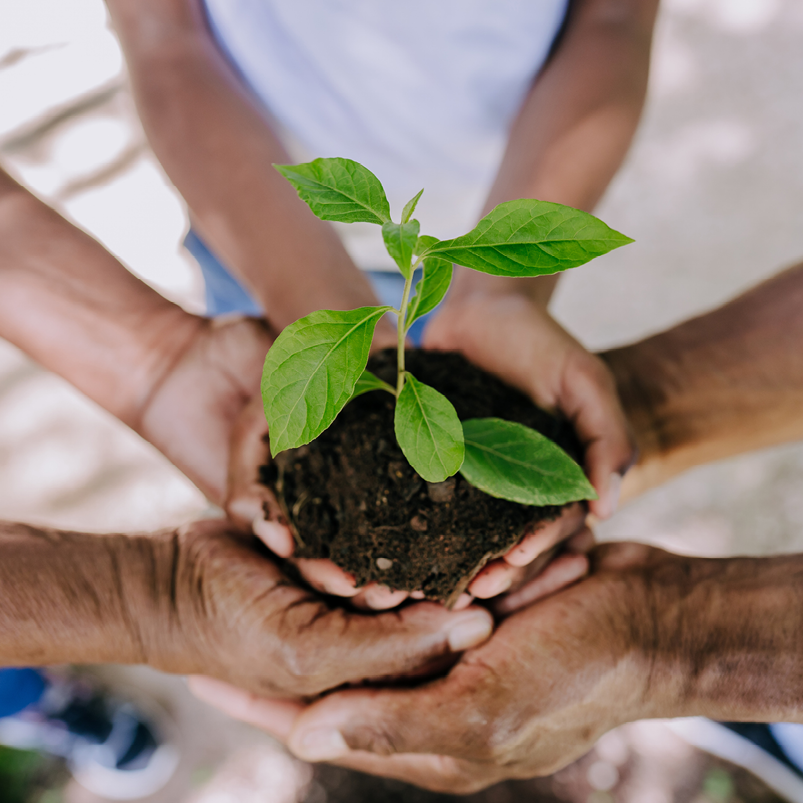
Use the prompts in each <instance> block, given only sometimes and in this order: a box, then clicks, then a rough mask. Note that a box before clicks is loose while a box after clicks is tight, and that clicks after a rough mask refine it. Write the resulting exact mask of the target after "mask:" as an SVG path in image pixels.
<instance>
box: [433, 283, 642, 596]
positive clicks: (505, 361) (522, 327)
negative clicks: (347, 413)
mask: <svg viewBox="0 0 803 803" xmlns="http://www.w3.org/2000/svg"><path fill="white" fill-rule="evenodd" d="M424 346H425V347H426V348H432V349H439V350H445V351H459V352H461V353H462V354H463V355H464V356H465V357H466V358H467V359H469V360H470V361H471V362H473V363H474V364H476V365H478V366H479V367H480V368H484V369H485V370H486V371H489V372H491V373H494V374H496V375H497V376H499V377H501V378H502V379H504V380H505V381H506V382H508V383H510V384H511V385H513V386H515V387H518V388H519V389H520V390H522V391H524V392H525V393H527V394H528V395H529V396H530V397H531V398H532V399H533V401H534V402H535V403H536V404H538V405H539V406H541V407H543V408H545V409H547V410H555V411H558V412H560V413H562V414H563V415H565V416H566V417H567V418H568V419H569V420H570V421H571V422H572V424H573V425H574V427H575V431H576V432H577V435H578V437H579V438H580V440H581V442H582V443H583V446H584V447H585V468H586V473H587V474H588V477H589V479H590V481H591V483H592V485H593V486H594V488H595V489H596V491H597V493H598V494H599V499H597V500H594V501H591V502H590V503H589V505H588V507H589V508H590V510H591V512H592V513H594V514H595V515H596V516H597V517H598V518H607V517H608V516H610V515H612V514H613V512H614V511H615V509H616V505H617V500H618V493H619V487H620V485H621V481H622V475H623V474H624V472H625V471H626V470H627V469H628V467H629V466H630V464H631V463H632V462H633V461H634V459H635V449H634V445H633V442H632V440H631V437H630V433H629V429H628V423H627V421H626V419H625V416H624V413H623V411H622V407H621V405H620V403H619V399H618V397H617V393H616V386H615V384H614V381H613V377H612V375H611V372H610V371H609V370H608V368H607V367H606V365H605V363H604V362H603V361H602V360H600V359H599V358H598V357H596V356H594V355H592V354H590V353H589V352H588V351H587V350H586V349H585V348H583V346H582V345H580V343H578V342H577V341H576V340H575V339H574V338H573V337H571V335H569V334H568V333H567V332H566V331H565V330H564V329H562V328H561V327H560V326H559V325H558V324H557V323H556V322H555V321H554V320H552V318H551V317H550V316H549V315H548V314H547V312H546V311H545V310H544V309H543V307H542V306H541V305H539V304H538V303H537V302H535V301H533V300H531V299H530V298H528V297H527V296H526V295H524V294H522V293H518V292H499V291H496V292H474V293H470V294H467V293H464V294H462V295H458V296H457V300H454V301H450V300H448V299H447V301H446V302H445V303H444V305H443V307H442V309H441V311H440V312H439V313H438V314H437V315H436V317H435V318H434V320H433V321H432V322H431V323H430V324H429V326H428V327H427V329H426V330H425V333H424ZM585 514H586V507H585V505H584V504H581V503H575V504H574V505H570V506H568V507H567V508H566V510H565V511H564V512H563V514H562V515H561V516H560V517H559V518H558V519H557V520H555V521H553V522H548V523H546V524H542V525H540V526H538V528H536V529H535V530H533V531H532V532H530V533H528V534H527V535H525V537H524V538H523V539H522V541H521V542H520V543H519V544H518V545H517V546H515V547H513V549H511V550H510V552H508V554H507V555H505V556H504V558H502V559H499V560H496V561H494V562H493V563H491V564H489V565H488V566H487V567H486V568H485V569H484V570H483V571H482V572H481V573H480V574H479V575H478V576H477V577H476V578H475V579H474V581H473V582H472V584H471V585H470V586H469V591H470V592H471V593H472V594H473V595H474V596H477V597H481V598H489V597H494V596H497V595H498V594H501V593H504V592H505V591H509V590H511V589H515V588H516V587H517V586H518V585H520V584H521V583H522V582H525V581H526V579H527V573H526V572H525V571H523V567H527V566H530V565H531V564H532V562H533V561H534V560H535V559H536V558H538V557H539V556H541V555H544V554H546V553H548V552H549V551H550V550H551V549H553V548H554V547H555V546H556V545H557V544H559V543H561V542H563V541H565V540H566V539H568V538H569V537H571V536H572V535H573V534H574V533H576V532H578V530H580V529H581V528H582V527H583V525H584V522H585ZM575 567H576V571H578V572H580V571H581V569H582V564H581V562H580V561H579V560H578V561H575ZM578 576H579V575H578ZM574 579H576V577H575V578H574Z"/></svg>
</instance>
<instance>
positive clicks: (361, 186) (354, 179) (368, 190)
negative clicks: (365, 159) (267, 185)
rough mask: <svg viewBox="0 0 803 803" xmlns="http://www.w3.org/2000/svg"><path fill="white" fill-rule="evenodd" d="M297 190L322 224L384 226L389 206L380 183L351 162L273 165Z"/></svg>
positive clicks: (387, 217) (345, 160)
mask: <svg viewBox="0 0 803 803" xmlns="http://www.w3.org/2000/svg"><path fill="white" fill-rule="evenodd" d="M274 167H275V168H276V169H277V170H278V171H279V172H280V173H281V174H282V175H283V176H284V177H285V178H286V179H287V180H288V181H289V182H290V183H291V184H292V185H293V186H294V187H295V188H296V190H298V194H299V196H300V197H301V199H302V200H303V201H306V202H307V203H308V204H309V207H310V209H312V211H313V212H314V213H315V214H316V215H317V216H318V217H319V218H321V220H335V221H337V222H339V223H385V222H386V221H388V220H390V204H388V199H387V197H386V196H385V190H384V189H383V188H382V184H381V183H380V181H379V179H378V178H377V177H376V176H375V175H374V174H373V173H372V172H371V171H370V170H369V169H368V168H367V167H363V166H362V165H361V164H360V163H359V162H354V161H352V160H351V159H315V160H314V161H312V162H305V163H304V164H298V165H274Z"/></svg>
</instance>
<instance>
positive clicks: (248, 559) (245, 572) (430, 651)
mask: <svg viewBox="0 0 803 803" xmlns="http://www.w3.org/2000/svg"><path fill="white" fill-rule="evenodd" d="M154 564H155V565H156V567H157V568H156V570H155V571H154V573H153V574H154V576H156V577H159V576H162V577H167V578H169V579H170V584H171V587H170V590H169V593H167V590H165V592H164V593H160V594H159V597H160V599H159V600H156V601H155V604H156V606H157V611H159V615H157V616H147V615H143V616H142V617H141V618H140V617H137V618H138V620H139V621H140V622H145V623H146V624H142V630H144V632H145V635H144V636H143V641H144V642H145V643H146V645H147V660H148V662H149V663H151V664H152V665H154V666H156V667H157V668H160V669H163V670H166V671H171V672H178V673H182V674H198V673H203V674H204V675H209V676H211V677H214V678H217V679H219V680H225V681H227V682H230V683H233V684H236V685H237V686H239V687H242V688H244V689H248V690H250V691H252V692H254V693H257V694H263V695H271V696H278V697H295V698H298V697H308V696H313V695H317V694H320V693H322V692H324V691H326V690H327V689H331V688H334V687H337V686H340V685H342V684H344V683H350V682H359V681H362V680H364V679H365V678H379V677H386V676H389V675H397V674H405V673H408V672H411V671H414V670H416V669H419V668H421V667H422V666H424V665H426V664H428V663H430V662H432V661H434V660H437V659H440V658H443V657H445V656H449V655H451V654H452V653H454V652H460V651H462V650H465V649H468V648H469V647H471V646H473V645H476V644H478V643H481V642H482V641H484V640H485V639H486V638H487V637H488V636H489V635H490V633H491V629H492V627H493V621H492V618H491V616H490V614H489V613H488V612H487V611H485V610H482V609H479V608H473V609H471V610H467V611H462V612H461V613H449V612H448V611H446V610H445V609H444V608H443V607H442V606H440V605H435V604H432V603H420V604H417V605H411V606H409V607H407V608H405V609H404V610H403V611H400V612H397V613H393V614H390V613H387V614H379V615H372V616H366V615H364V614H360V613H356V612H349V611H346V610H343V609H341V608H335V607H330V606H329V605H327V603H325V602H324V601H323V600H322V599H321V598H320V597H318V595H316V594H315V593H314V592H311V591H309V590H305V589H302V588H300V587H298V586H296V585H294V584H293V583H291V582H290V581H289V580H288V579H287V578H286V577H285V576H284V575H283V574H282V572H281V571H280V570H279V568H278V567H277V566H276V565H275V564H274V563H273V562H272V561H271V560H270V559H269V558H268V557H266V556H265V555H264V554H261V553H260V552H259V551H257V550H255V549H254V548H253V547H251V546H250V545H249V544H247V543H245V542H244V541H243V539H242V537H241V533H239V531H237V530H236V529H235V528H233V527H232V526H231V524H229V523H228V522H225V521H223V520H212V521H201V522H196V523H194V524H191V525H189V526H187V527H185V528H182V529H181V530H179V531H178V532H177V533H176V534H175V535H174V536H173V537H172V538H171V539H169V540H165V541H164V543H161V542H157V544H156V547H155V557H154ZM165 606H168V607H169V611H167V612H165V611H164V607H165ZM133 607H134V610H135V611H136V610H137V606H136V605H135V604H134V605H133ZM165 613H166V614H167V615H165Z"/></svg>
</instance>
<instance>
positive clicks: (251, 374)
mask: <svg viewBox="0 0 803 803" xmlns="http://www.w3.org/2000/svg"><path fill="white" fill-rule="evenodd" d="M181 323H182V326H184V328H185V330H186V331H187V335H185V338H184V342H183V343H182V346H181V348H180V349H175V354H174V355H171V361H170V362H168V363H167V364H166V365H165V366H164V369H163V370H162V372H161V374H157V375H155V378H154V381H153V387H152V388H151V389H150V392H149V393H148V395H147V397H146V398H145V399H144V401H143V403H142V405H141V407H140V409H139V414H138V420H137V421H134V422H133V423H132V425H133V427H134V429H136V430H137V431H138V432H139V433H140V434H141V435H142V436H143V437H144V438H145V439H146V440H148V441H149V442H150V443H152V444H153V445H154V446H155V447H156V448H157V449H159V450H160V451H161V452H162V453H163V454H164V455H165V456H166V457H167V458H168V459H169V460H170V461H171V462H173V463H174V464H175V465H176V466H178V467H179V468H180V469H181V470H182V471H183V472H184V473H185V474H186V475H187V476H188V477H189V478H190V479H191V480H192V481H193V482H194V483H195V484H196V485H197V486H198V487H199V488H200V489H201V490H202V491H204V493H205V494H206V495H207V496H208V497H209V498H210V499H212V500H213V501H214V502H216V503H217V504H219V505H222V504H223V503H224V501H225V498H226V494H227V486H228V475H227V471H228V466H229V462H230V445H231V440H232V436H233V434H234V430H235V426H236V425H237V424H238V422H239V421H240V420H241V419H242V417H243V416H244V415H245V414H246V411H247V410H249V409H250V408H249V404H250V403H251V402H252V400H253V401H255V402H258V403H259V404H260V406H261V402H260V400H259V383H260V378H261V376H262V365H263V363H264V361H265V354H267V352H268V349H269V348H270V346H271V344H272V343H273V335H272V334H271V332H270V330H269V328H268V326H267V324H266V323H265V322H264V321H261V320H257V319H255V318H244V317H243V318H236V319H232V318H219V319H212V320H210V319H205V318H195V317H194V316H190V315H187V314H186V313H181ZM263 419H264V417H263Z"/></svg>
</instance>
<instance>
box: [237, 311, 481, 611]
mask: <svg viewBox="0 0 803 803" xmlns="http://www.w3.org/2000/svg"><path fill="white" fill-rule="evenodd" d="M394 343H395V332H394V331H393V329H392V327H391V326H389V325H388V323H387V322H386V321H381V322H380V325H379V326H377V330H376V334H375V336H374V345H373V348H374V350H377V349H382V348H386V347H388V346H389V345H393V344H394ZM264 358H265V355H264V354H263V355H262V361H264ZM261 370H262V365H261V363H260V367H259V372H260V376H261ZM270 462H271V454H270V449H269V448H268V425H267V422H266V420H265V413H264V411H263V405H262V399H261V397H260V396H259V394H256V395H255V396H254V398H253V399H252V400H251V402H250V403H249V404H248V405H247V406H245V407H244V408H243V410H242V413H241V414H240V415H239V416H238V418H237V419H236V421H235V422H234V425H233V427H232V430H231V440H230V458H229V469H228V481H227V489H228V491H227V497H226V502H225V508H226V511H227V513H228V514H229V516H230V517H231V519H232V521H234V522H235V523H236V524H237V525H238V526H239V527H241V528H242V529H244V530H247V529H250V530H252V531H253V532H254V534H255V535H256V536H257V537H258V538H259V539H260V540H261V541H262V542H263V543H264V544H265V545H266V546H267V547H268V548H269V549H270V550H271V551H272V552H273V553H274V554H275V555H277V556H279V557H281V558H285V559H292V560H293V562H294V563H295V564H296V567H297V568H298V570H299V571H300V573H301V575H302V576H303V577H304V579H305V580H306V581H307V582H308V583H309V584H310V585H311V586H312V587H313V588H315V589H317V590H318V591H320V592H322V593H324V594H331V595H334V596H339V597H350V598H351V601H352V603H353V604H354V605H355V607H358V608H365V609H373V610H384V609H387V608H392V607H395V606H397V605H399V604H401V603H402V602H404V600H405V599H407V597H408V594H407V592H406V591H393V590H391V589H389V588H387V587H386V586H382V585H380V584H378V583H371V584H369V585H368V586H365V587H364V588H358V587H357V586H356V583H355V580H354V577H353V576H352V575H350V574H349V573H347V572H345V571H344V570H343V569H340V568H339V567H338V566H336V565H335V564H334V563H332V561H330V560H310V559H304V558H293V553H294V552H295V546H296V543H295V538H294V536H293V533H292V531H291V529H290V526H289V524H288V522H287V519H286V518H285V516H284V513H283V512H282V510H281V506H280V505H279V503H278V501H277V500H276V497H275V496H274V495H273V493H272V492H271V490H270V488H268V486H267V485H265V484H264V483H263V482H262V481H261V469H262V468H263V467H265V466H268V465H269V464H270ZM466 596H467V595H466ZM467 602H470V598H468V596H467V599H466V600H464V601H463V603H462V604H461V605H460V606H458V607H465V606H466V603H467Z"/></svg>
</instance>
